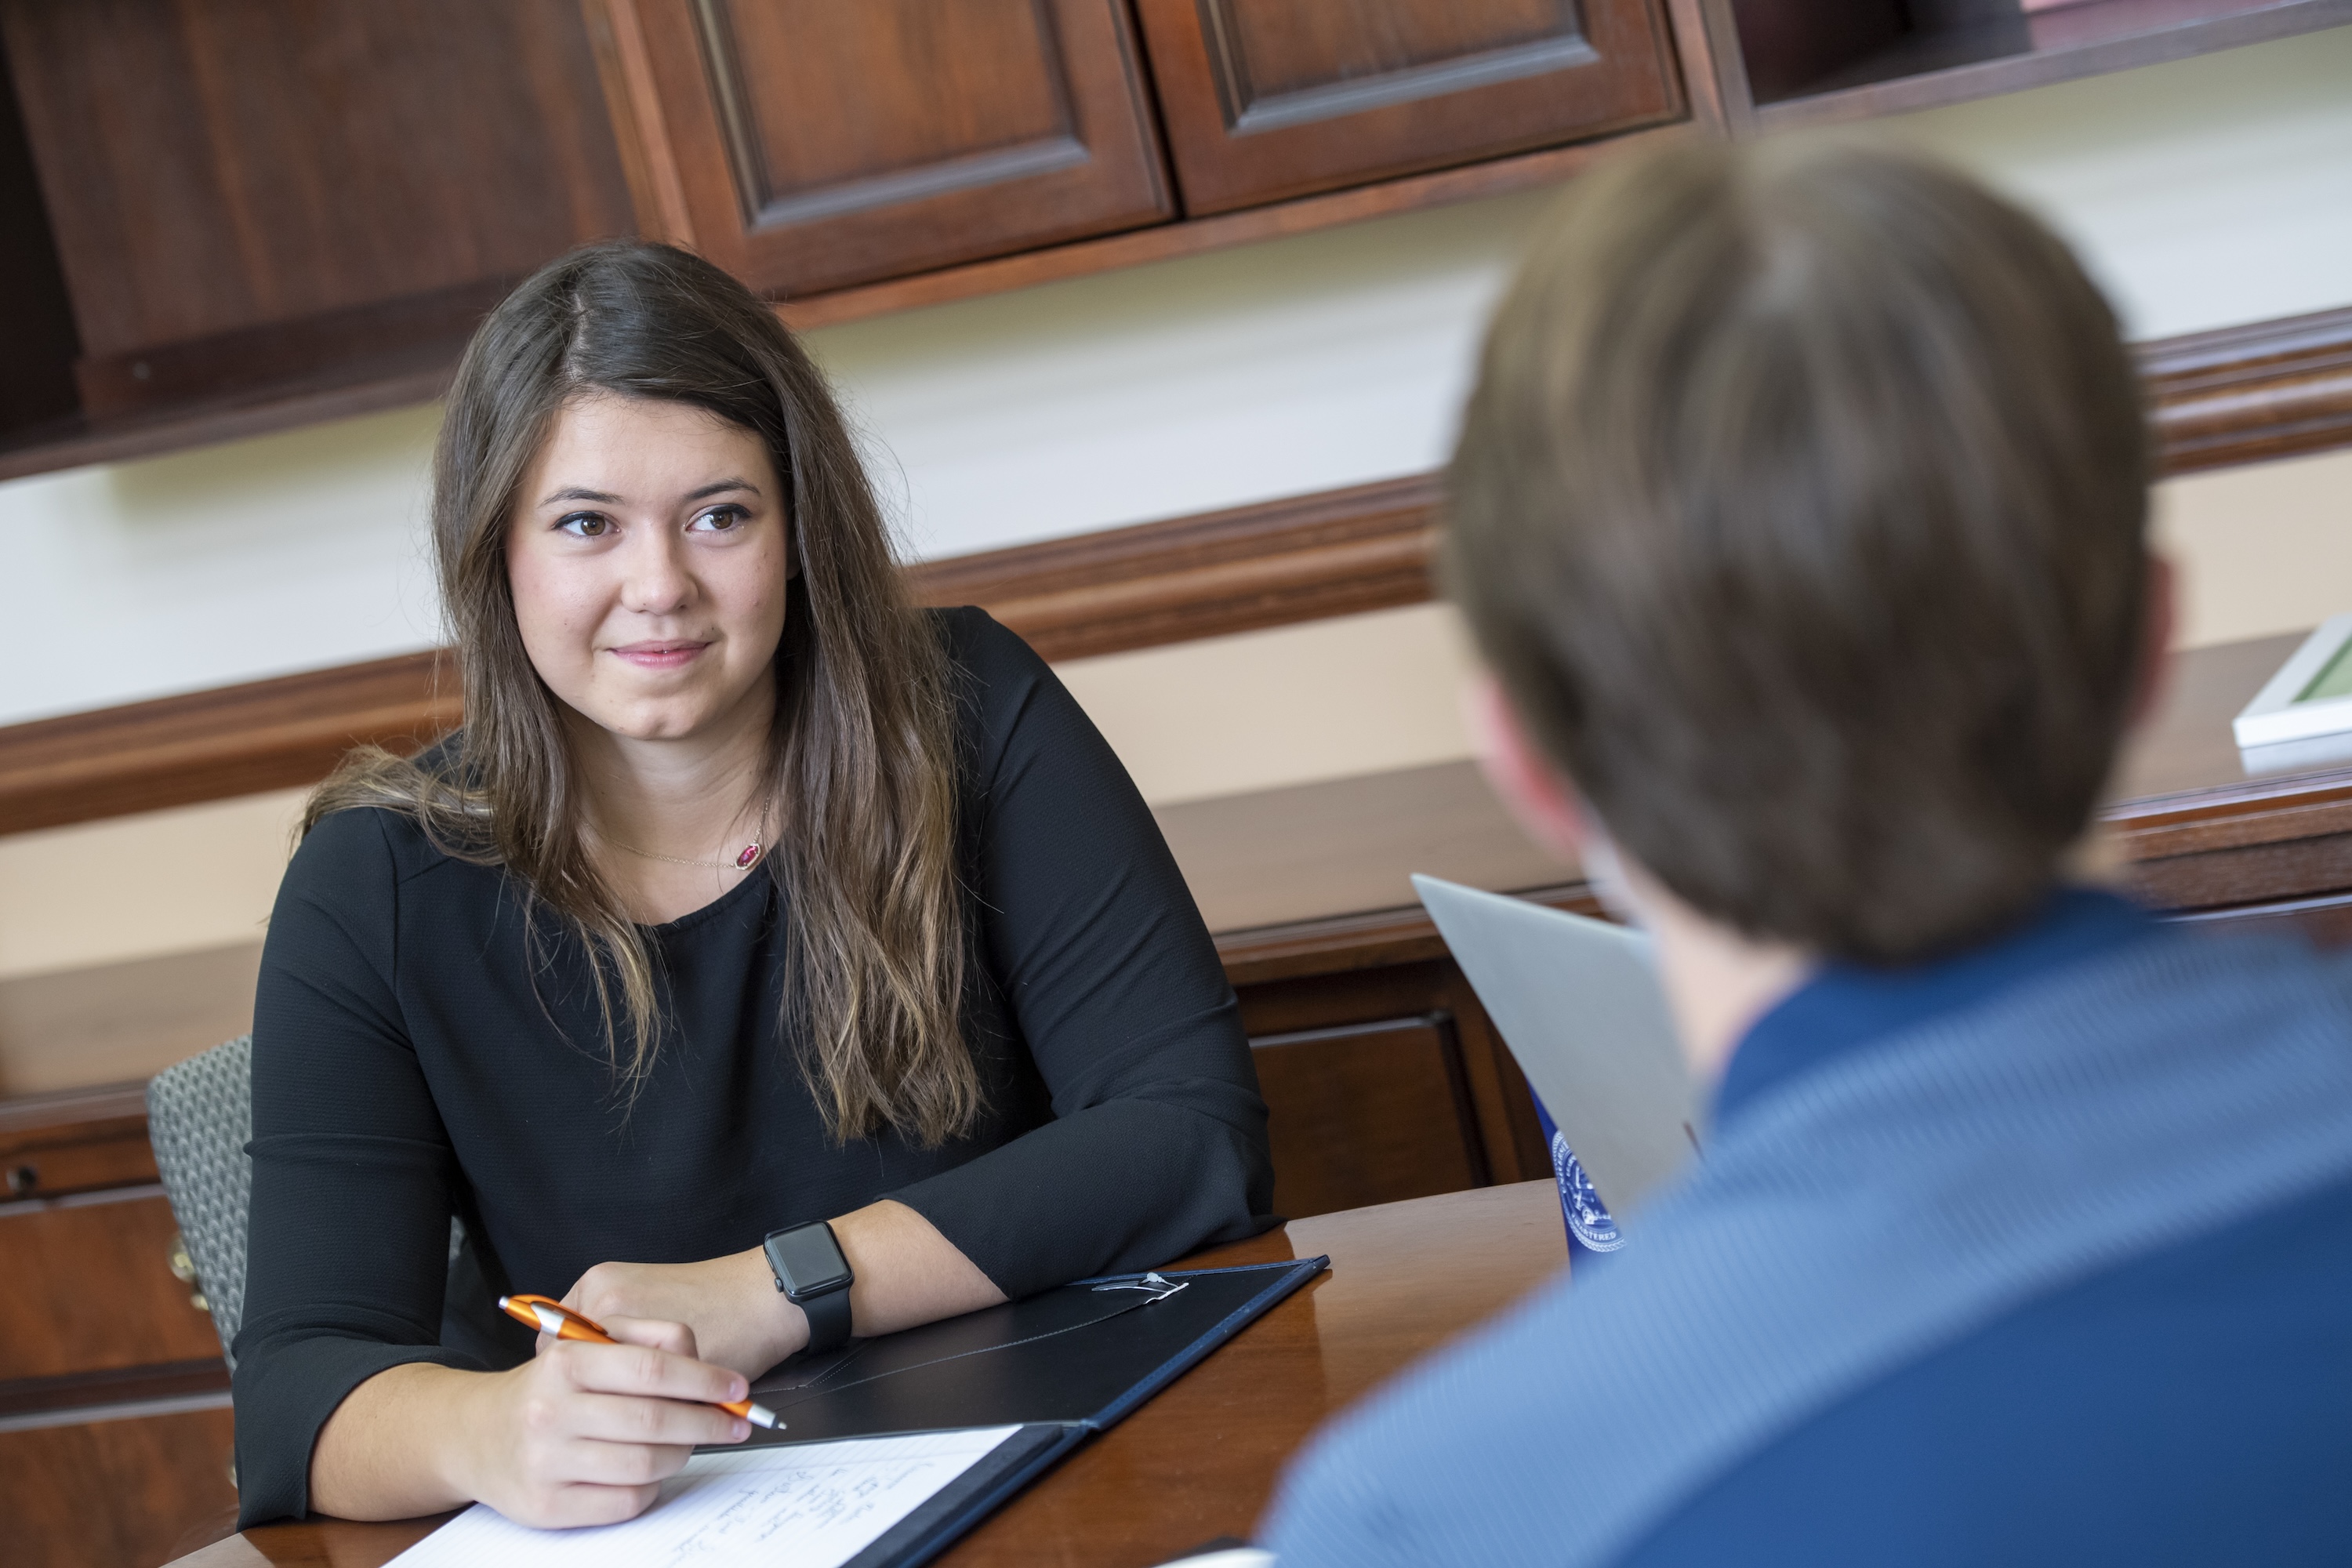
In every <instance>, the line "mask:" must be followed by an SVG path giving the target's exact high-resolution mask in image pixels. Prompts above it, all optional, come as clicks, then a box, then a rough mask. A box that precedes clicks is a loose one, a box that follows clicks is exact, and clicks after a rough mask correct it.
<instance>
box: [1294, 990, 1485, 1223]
mask: <svg viewBox="0 0 2352 1568" xmlns="http://www.w3.org/2000/svg"><path fill="white" fill-rule="evenodd" d="M1250 1045H1251V1055H1252V1056H1253V1057H1254V1058H1255V1060H1256V1063H1257V1076H1258V1087H1259V1089H1260V1091H1261V1092H1262V1093H1264V1095H1265V1104H1266V1110H1267V1115H1268V1122H1267V1133H1268V1136H1269V1138H1270V1139H1271V1141H1272V1142H1273V1145H1274V1209H1275V1212H1276V1214H1279V1215H1285V1216H1286V1217H1288V1218H1291V1219H1303V1218H1305V1217H1306V1216H1307V1215H1317V1214H1328V1213H1329V1212H1331V1211H1332V1210H1334V1209H1350V1208H1361V1207H1363V1206H1364V1205H1367V1204H1386V1203H1395V1202H1397V1201H1399V1200H1400V1199H1403V1198H1418V1197H1426V1196H1428V1195H1429V1194H1433V1193H1452V1192H1459V1191H1461V1190H1462V1189H1463V1188H1465V1187H1476V1186H1483V1185H1485V1184H1486V1180H1487V1176H1486V1163H1485V1161H1484V1159H1483V1158H1482V1157H1481V1154H1480V1150H1479V1139H1478V1130H1477V1123H1476V1119H1475V1117H1474V1116H1473V1114H1472V1113H1471V1109H1470V1103H1469V1095H1468V1092H1467V1088H1466V1086H1465V1083H1464V1080H1463V1071H1462V1059H1461V1058H1462V1053H1461V1047H1460V1043H1459V1041H1458V1040H1457V1039H1456V1037H1455V1034H1454V1020H1453V1019H1452V1017H1451V1016H1448V1015H1446V1014H1443V1013H1433V1014H1430V1015H1428V1016H1423V1017H1418V1018H1396V1019H1390V1020H1387V1021H1385V1022H1381V1023H1375V1024H1355V1025H1348V1026H1342V1027H1339V1028H1331V1029H1311V1030H1306V1031H1302V1032H1299V1033H1297V1034H1288V1035H1272V1036H1266V1037H1262V1038H1259V1039H1255V1040H1253V1041H1251V1042H1250Z"/></svg>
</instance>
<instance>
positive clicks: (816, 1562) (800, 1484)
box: [393, 1426, 1020, 1568]
mask: <svg viewBox="0 0 2352 1568" xmlns="http://www.w3.org/2000/svg"><path fill="white" fill-rule="evenodd" d="M1019 1430H1020V1428H1019V1427H1017V1426H991V1427H985V1428H980V1429H976V1430H973V1431H969V1432H929V1433H920V1434H918V1435H916V1436H906V1437H852V1438H848V1439H845V1440H844V1441H842V1442H838V1443H803V1444H796V1445H793V1446H790V1447H763V1448H746V1449H739V1450H737V1451H736V1452H734V1453H731V1454H697V1455H696V1456H695V1457H694V1458H691V1459H688V1461H687V1464H686V1468H685V1469H684V1470H682V1471H680V1472H679V1473H678V1474H677V1476H676V1477H674V1478H672V1479H670V1480H669V1481H667V1482H666V1483H665V1484H664V1485H663V1487H662V1495H661V1500H660V1501H658V1502H656V1503H655V1504H654V1506H653V1507H651V1508H649V1509H647V1510H646V1511H645V1512H643V1513H641V1514H639V1515H638V1516H637V1517H636V1518H635V1519H633V1520H630V1521H628V1522H627V1523H625V1524H608V1525H600V1526H596V1527H594V1528H592V1529H586V1530H532V1529H530V1527H529V1526H526V1525H520V1524H517V1523H515V1522H514V1521H511V1520H509V1519H508V1518H507V1517H506V1516H505V1515H504V1514H501V1513H499V1511H498V1510H495V1509H492V1508H489V1507H488V1506H486V1505H484V1504H481V1503H477V1504H475V1505H474V1506H473V1507H472V1508H470V1509H467V1510H466V1511H465V1512H464V1513H461V1514H459V1515H458V1516H457V1518H456V1519H453V1520H451V1521H449V1522H448V1523H447V1524H445V1525H443V1526H442V1527H441V1528H440V1529H439V1530H436V1531H434V1532H433V1533H432V1534H430V1535H428V1536H426V1537H425V1539H424V1540H422V1541H420V1542H417V1543H416V1544H415V1546H412V1547H410V1548H409V1549H408V1550H407V1551H405V1552H402V1553H401V1554H400V1555H399V1556H398V1557H395V1558H394V1559H393V1568H533V1565H534V1564H539V1563H546V1564H550V1565H551V1568H553V1565H558V1564H560V1565H561V1568H725V1565H727V1564H730V1563H761V1564H763V1565H771V1568H772V1565H774V1564H779V1563H791V1564H792V1565H793V1568H840V1565H841V1564H842V1563H847V1562H848V1561H849V1560H850V1559H851V1558H853V1557H855V1556H856V1555H857V1554H858V1553H859V1552H863V1551H864V1550H865V1549H866V1547H868V1546H870V1545H872V1544H873V1543H874V1542H876V1541H877V1540H878V1539H880V1538H881V1536H882V1533H883V1532H884V1531H887V1530H888V1529H889V1528H890V1527H891V1526H892V1525H894V1524H897V1523H898V1521H900V1520H902V1519H904V1518H906V1517H907V1516H908V1514H910V1513H912V1512H914V1511H915V1510H917V1509H918V1508H920V1507H921V1506H922V1505H923V1504H924V1503H925V1502H927V1501H929V1500H930V1499H931V1498H932V1497H933V1496H934V1495H936V1494H937V1493H938V1492H939V1491H940V1489H941V1488H943V1487H946V1486H947V1485H949V1484H950V1482H952V1481H954V1480H955V1479H956V1478H957V1477H959V1476H961V1475H962V1474H963V1473H964V1472H965V1471H966V1470H968V1469H970V1468H971V1467H972V1466H973V1465H975V1464H977V1463H979V1462H980V1461H981V1460H982V1458H986V1457H987V1455H988V1454H989V1453H990V1451H991V1450H992V1449H994V1448H995V1447H996V1446H997V1445H998V1444H1000V1443H1002V1442H1003V1441H1004V1440H1005V1439H1006V1438H1007V1437H1010V1436H1013V1433H1015V1432H1017V1431H1019Z"/></svg>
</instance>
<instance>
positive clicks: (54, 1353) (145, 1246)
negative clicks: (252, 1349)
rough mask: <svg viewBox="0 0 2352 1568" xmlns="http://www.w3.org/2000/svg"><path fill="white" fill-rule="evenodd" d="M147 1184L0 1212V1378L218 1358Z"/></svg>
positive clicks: (164, 1215) (207, 1316)
mask: <svg viewBox="0 0 2352 1568" xmlns="http://www.w3.org/2000/svg"><path fill="white" fill-rule="evenodd" d="M173 1234H174V1226H173V1223H172V1208H171V1205H170V1204H169V1203H167V1202H166V1201H165V1200H164V1198H163V1194H162V1193H161V1192H160V1191H159V1190H157V1189H155V1188H152V1187H145V1188H141V1187H133V1188H130V1189H128V1190H127V1191H126V1192H124V1193H121V1194H116V1193H103V1194H92V1196H91V1197H89V1198H86V1199H70V1198H68V1199H65V1200H62V1201H55V1202H38V1201H36V1202H31V1203H25V1204H11V1205H6V1206H5V1208H0V1280H5V1281H6V1282H7V1289H5V1290H0V1382H15V1381H17V1380H19V1379H24V1378H54V1377H63V1376H68V1375H69V1374H71V1373H88V1372H105V1371H111V1370H115V1369H119V1368H123V1367H134V1366H155V1365H162V1364H167V1363H188V1362H200V1361H207V1360H210V1361H215V1362H216V1361H218V1360H219V1358H220V1338H219V1336H218V1335H217V1334H215V1332H214V1331H213V1320H212V1314H211V1313H209V1312H207V1311H206V1310H205V1309H204V1308H202V1307H199V1306H197V1305H195V1304H194V1301H193V1300H191V1299H190V1291H189V1288H188V1287H187V1286H186V1285H184V1284H182V1283H181V1282H180V1281H179V1280H177V1279H173V1277H172V1237H173Z"/></svg>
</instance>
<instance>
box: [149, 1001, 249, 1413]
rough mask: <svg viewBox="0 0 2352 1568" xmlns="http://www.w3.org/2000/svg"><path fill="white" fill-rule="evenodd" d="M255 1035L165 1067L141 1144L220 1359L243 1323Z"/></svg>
mask: <svg viewBox="0 0 2352 1568" xmlns="http://www.w3.org/2000/svg"><path fill="white" fill-rule="evenodd" d="M252 1137H253V1037H252V1036H250V1035H239V1036H238V1037H236V1039H233V1040H230V1041H228V1042H226V1044H223V1045H217V1046H215V1047H213V1048H212V1049H211V1050H208V1051H206V1052H205V1053H204V1054H203V1055H201V1056H194V1057H190V1058H188V1059H187V1060H186V1061H184V1062H181V1063H179V1064H177V1065H176V1066H173V1067H169V1068H164V1069H163V1071H162V1072H159V1073H157V1074H156V1075H155V1076H154V1078H153V1079H151V1080H149V1082H148V1085H147V1138H148V1141H149V1142H152V1143H153V1144H154V1145H155V1167H156V1169H157V1170H159V1171H161V1172H162V1173H163V1191H164V1193H165V1194H166V1195H168V1196H169V1197H170V1198H171V1200H172V1217H173V1219H176V1220H177V1221H179V1224H180V1239H181V1241H182V1242H184V1244H185V1245H186V1247H187V1249H188V1261H189V1262H191V1263H193V1264H194V1265H195V1267H196V1288H197V1289H200V1290H202V1291H203V1292H204V1295H205V1301H207V1302H208V1303H210V1304H211V1307H212V1312H213V1327H214V1329H215V1330H216V1331H218V1332H219V1334H220V1339H221V1353H222V1354H224V1355H228V1359H229V1364H230V1365H231V1366H235V1365H236V1357H235V1356H234V1355H229V1350H228V1347H229V1346H230V1345H231V1344H232V1343H233V1342H235V1341H236V1326H237V1324H238V1323H239V1322H240V1321H243V1319H244V1317H245V1225H246V1205H247V1202H248V1201H249V1200H250V1199H251V1198H252V1196H253V1162H252V1160H251V1159H249V1158H248V1157H247V1154H246V1152H245V1146H246V1144H247V1142H250V1141H251V1139H252Z"/></svg>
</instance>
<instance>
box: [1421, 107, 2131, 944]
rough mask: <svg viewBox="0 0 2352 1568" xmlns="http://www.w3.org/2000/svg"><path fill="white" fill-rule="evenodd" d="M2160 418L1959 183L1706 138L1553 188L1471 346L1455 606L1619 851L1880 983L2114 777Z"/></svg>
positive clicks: (2030, 889)
mask: <svg viewBox="0 0 2352 1568" xmlns="http://www.w3.org/2000/svg"><path fill="white" fill-rule="evenodd" d="M2147 460H2148V458H2147V423H2146V419H2145V416H2144V413H2143V408H2142V404H2141V393H2140V389H2139V384H2138V381H2137V377H2136V375H2135V374H2134V372H2133V368H2132V363H2131V360H2130V357H2129V355H2128V354H2127V353H2126V351H2125V349H2124V347H2123V344H2122V342H2121V341H2120V339H2119V337H2118V334H2117V331H2116V321H2115V318H2114V315H2113V313H2112V312H2111V311H2110V310H2108V308H2107V305H2106V303H2105V300H2103V299H2101V297H2100V295H2099V291H2098V289H2096V288H2095V287H2094V286H2093V284H2092V283H2091V281H2090V280H2089V279H2087V278H2086V277H2085V276H2084V273H2083V270H2082V268H2081V267H2080V266H2079V265H2078V264H2077V263H2076V262H2075V260H2074V257H2073V256H2072V255H2070V254H2069V253H2068V251H2067V249H2066V247H2064V246H2063V244H2061V243H2060V242H2059V240H2058V239H2056V238H2055V237H2053V236H2052V235H2051V234H2050V233H2049V231H2048V230H2046V229H2045V228H2043V227H2042V225H2040V224H2039V223H2037V222H2036V221H2034V220H2033V219H2032V217H2029V216H2026V215H2025V214H2024V213H2023V212H2021V211H2020V210H2019V209H2018V208H2016V207H2014V206H2012V205H2010V204H2009V203H2007V202H2004V201H2002V200H2000V198H1999V197H1996V196H1994V195H1991V194H1990V192H1988V191H1986V190H1985V189H1983V188H1982V187H1981V186H1979V185H1978V184H1975V183H1974V182H1973V181H1971V180H1969V179H1968V178H1966V177H1965V176H1963V175H1961V174H1957V173H1954V172H1952V171H1950V170H1948V169H1944V168H1941V167H1939V166H1937V165H1935V164H1932V163H1927V162H1924V161H1922V160H1919V159H1916V158H1914V157H1910V156H1907V155H1902V154H1896V153H1890V152H1885V151H1874V150H1867V149H1863V148H1859V147H1854V146H1850V145H1843V144H1837V143H1827V144H1813V143H1802V142H1799V143H1788V144H1771V143H1767V144H1763V145H1759V146H1751V147H1747V148H1728V147H1724V146H1720V145H1701V144H1690V145H1684V146H1680V147H1676V148H1674V149H1671V150H1668V151H1666V152H1664V153H1658V154H1654V155H1652V156H1648V157H1644V158H1640V159H1638V160H1628V161H1623V162H1619V163H1612V164H1610V165H1606V166H1604V167H1603V168H1601V170H1598V171H1596V172H1595V173H1594V174H1591V175H1590V176H1588V177H1587V178H1586V179H1584V180H1583V181H1581V182H1580V183H1579V184H1578V185H1577V186H1576V187H1575V188H1573V189H1572V190H1571V191H1570V193H1569V195H1568V196H1567V198H1566V200H1565V202H1564V204H1563V205H1562V207H1561V209H1560V210H1559V212H1558V213H1557V215H1556V216H1554V218H1553V220H1552V222H1551V224H1550V226H1549V228H1548V229H1547V230H1546V231H1545V233H1544V235H1543V237H1541V238H1540V239H1539V240H1538V243H1537V245H1536V247H1535V249H1534V251H1533V253H1532V255H1531V256H1530V257H1529V258H1528V261H1527V263H1526V265H1525V266H1524V268H1522V270H1521V271H1520V273H1519V276H1518V279H1517V282H1516V284H1515V285H1514V286H1513V288H1512V289H1511V291H1510V294H1509V296H1508V298H1507V300H1506V301H1505V303H1504V304H1503V306H1502V308H1501V310H1500V312H1499V313H1498V314H1497V315H1496V319H1495V321H1494V324H1493V326H1492V327H1491V329H1490V330H1489V332H1488V335H1487V338H1486V349H1485V355H1484V359H1483V363H1482V366H1481V373H1480V376H1479V383H1478V386H1477V390H1476V392H1475V395H1473V397H1472V399H1471V402H1470V406H1469V410H1468V413H1467V416H1466V417H1465V426H1464V430H1463V434H1462V438H1461V444H1460V447H1459V448H1458V449H1457V451H1456V452H1455V455H1454V463H1453V467H1452V470H1451V474H1450V487H1451V518H1452V523H1451V528H1450V530H1449V533H1448V540H1447V544H1446V550H1445V571H1446V576H1447V579H1448V584H1449V586H1450V589H1451V591H1452V593H1453V595H1454V597H1455V598H1456V599H1457V600H1458V601H1459V602H1460V603H1461V605H1463V607H1464V609H1465V612H1466V614H1467V616H1468V617H1469V620H1470V622H1471V625H1472V626H1473V629H1474V631H1475V635H1476V637H1477V638H1478V641H1479V643H1480V646H1481V647H1482V649H1483V651H1484V652H1485V654H1486V658H1488V660H1489V661H1490V662H1491V663H1492V665H1493V666H1494V668H1495V669H1496V672H1497V674H1498V676H1499V678H1500V679H1501V680H1502V682H1503V684H1504V687H1505V689H1506V690H1507V693H1508V694H1509V696H1510V699H1511V700H1512V703H1513V705H1514V707H1515V708H1516V709H1517V711H1518V713H1519V714H1520V715H1521V716H1522V718H1523V720H1524V721H1525V722H1526V723H1527V725H1528V730H1529V731H1530V732H1531V734H1532V736H1533V738H1534V740H1535V742H1536V743H1537V744H1538V746H1539V747H1541V748H1542V749H1543V750H1545V751H1546V752H1548V753H1549V755H1550V756H1551V757H1552V758H1553V760H1554V761H1555V762H1557V763H1559V764H1560V765H1561V766H1562V767H1563V768H1564V769H1565V770H1566V772H1567V773H1569V774H1570V777H1571V778H1573V780H1574V781H1575V783H1576V785H1577V786H1578V788H1579V789H1580V791H1581V792H1582V794H1583V795H1584V797H1585V798H1586V800H1587V801H1588V802H1589V803H1590V804H1591V806H1592V808H1593V810H1594V811H1595V812H1596V813H1597V815H1598V816H1600V818H1601V821H1602V822H1603V823H1604V824H1605V825H1606V826H1607V827H1608V828H1609V830H1610V831H1611V833H1612V836H1613V837H1614V838H1615V839H1616V840H1617V842H1618V843H1620V844H1621V845H1622V846H1623V847H1625V848H1626V849H1627V850H1628V851H1630V852H1631V853H1632V854H1633V855H1634V856H1635V857H1636V858H1639V859H1640V860H1641V862H1642V863H1643V865H1644V866H1645V867H1646V868H1648V869H1649V870H1650V871H1651V872H1652V873H1653V874H1654V875H1655V876H1657V877H1658V878H1659V879H1661V880H1662V881H1663V882H1664V884H1665V885H1666V886H1667V887H1668V888H1670V889H1673V891H1674V892H1675V894H1676V895H1677V896H1678V897H1680V898H1682V899H1683V900H1685V901H1687V902H1688V903H1690V904H1691V905H1692V906H1693V907H1694V908H1696V909H1697V910H1700V911H1702V912H1704V913H1706V914H1707V915H1709V916H1710V917H1712V918H1714V919H1717V920H1720V921H1727V922H1728V923H1730V924H1732V925H1735V926H1737V927H1738V928H1739V929H1740V930H1742V931H1746V932H1748V934H1750V935H1753V936H1758V937H1767V938H1773V939H1778V940H1781V941H1788V942H1797V943H1801V944H1802V945H1805V946H1807V947H1809V948H1811V949H1813V950H1815V951H1817V952H1823V953H1825V954H1828V955H1831V956H1834V957H1840V958H1848V959H1854V960H1860V961H1863V962H1866V963H1892V962H1900V961H1904V960H1907V959H1912V958H1916V957H1920V956H1923V955H1926V954H1927V953H1930V952H1935V951H1936V950H1938V949H1941V948H1947V947H1949V946H1952V945H1955V944H1958V943H1959V942H1965V941H1967V940H1968V939H1969V938H1970V937H1972V936H1976V935H1978V934H1980V933H1982V932H1985V931H1989V930H1990V929H1992V928H1993V927H1995V926H1997V925H1998V924H2000V922H2002V921H2005V920H2007V919H2009V918H2011V917H2013V916H2014V915H2016V914H2018V913H2019V912H2021V910H2023V909H2024V908H2025V907H2026V906H2027V905H2028V904H2030V903H2031V902H2032V900H2034V899H2035V898H2036V897H2037V896H2038V895H2039V894H2040V893H2041V892H2042V890H2043V889H2045V888H2046V887H2047V886H2048V885H2049V883H2050V881H2051V879H2053V875H2054V874H2055V869H2056V867H2057V864H2058V861H2059V858H2061V856H2062V855H2063V853H2064V851H2065V849H2066V847H2067V846H2068V845H2069V844H2070V843H2071V842H2072V841H2073V840H2074V839H2075V838H2076V837H2078V836H2079V835H2080V833H2081V832H2082V830H2083V827H2084V823H2085V821H2086V819H2087V818H2088V816H2089V814H2090V810H2091V807H2092V805H2093V803H2094V800H2095V795H2096V793H2097V791H2098V789H2099V786H2100V784H2101V783H2102V781H2103V780H2104V779H2105V775H2106V773H2107V769H2108V766H2109V763H2110V762H2111V760H2112V757H2113V753H2114V751H2115V747H2116V741H2117V739H2118V736H2119V734H2120V732H2121V729H2122V725H2123V722H2124V719H2125V715H2126V709H2127V708H2128V706H2129V701H2130V696H2131V691H2132V689H2133V683H2134V680H2135V677H2136V671H2137V655H2138V648H2139V642H2140V626H2141V620H2142V616H2143V613H2144V610H2143V605H2144V601H2145V597H2146V560H2147V557H2146V552H2145V543H2144V537H2143V536H2144V531H2145V525H2146V517H2147Z"/></svg>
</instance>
